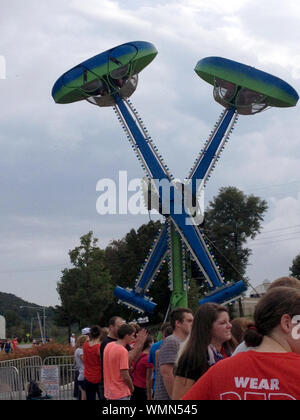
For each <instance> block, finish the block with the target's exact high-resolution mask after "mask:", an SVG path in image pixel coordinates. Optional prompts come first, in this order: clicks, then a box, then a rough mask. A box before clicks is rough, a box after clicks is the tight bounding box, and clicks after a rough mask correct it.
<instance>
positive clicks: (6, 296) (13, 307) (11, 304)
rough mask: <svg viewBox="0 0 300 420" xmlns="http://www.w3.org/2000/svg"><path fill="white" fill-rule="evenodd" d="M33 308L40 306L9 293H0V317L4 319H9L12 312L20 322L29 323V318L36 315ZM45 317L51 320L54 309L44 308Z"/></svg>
mask: <svg viewBox="0 0 300 420" xmlns="http://www.w3.org/2000/svg"><path fill="white" fill-rule="evenodd" d="M20 306H30V307H32V308H34V309H29V308H23V309H22V308H20ZM35 308H36V309H39V308H41V306H39V305H37V304H35V303H31V302H27V301H25V300H23V299H21V298H19V297H17V296H15V295H13V294H11V293H3V292H0V315H3V316H4V317H7V316H8V317H9V315H10V314H11V313H12V312H13V313H14V314H16V315H18V317H19V318H21V319H22V320H24V321H29V322H30V319H31V317H32V316H33V315H35V314H36V309H35ZM41 315H42V313H41ZM46 315H47V317H48V318H53V317H54V308H52V307H46Z"/></svg>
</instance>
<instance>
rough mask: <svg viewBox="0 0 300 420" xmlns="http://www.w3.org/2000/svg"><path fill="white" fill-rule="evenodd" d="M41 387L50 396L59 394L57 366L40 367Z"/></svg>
mask: <svg viewBox="0 0 300 420" xmlns="http://www.w3.org/2000/svg"><path fill="white" fill-rule="evenodd" d="M41 388H42V389H43V390H44V391H45V392H46V393H47V394H48V395H51V396H52V397H58V396H59V367H58V366H42V367H41Z"/></svg>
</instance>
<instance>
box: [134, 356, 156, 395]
mask: <svg viewBox="0 0 300 420" xmlns="http://www.w3.org/2000/svg"><path fill="white" fill-rule="evenodd" d="M148 357H149V355H148V354H145V353H144V354H142V355H141V356H140V357H139V358H138V360H137V361H136V362H135V364H134V366H133V373H132V379H133V381H132V382H133V385H135V386H138V387H139V388H144V389H146V388H147V384H146V377H147V369H153V364H152V363H149V362H148Z"/></svg>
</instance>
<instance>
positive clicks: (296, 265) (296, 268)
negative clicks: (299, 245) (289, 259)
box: [290, 254, 300, 280]
mask: <svg viewBox="0 0 300 420" xmlns="http://www.w3.org/2000/svg"><path fill="white" fill-rule="evenodd" d="M290 273H291V275H292V276H293V277H296V278H297V279H299V280H300V254H299V255H297V257H295V258H294V260H293V264H292V266H291V267H290Z"/></svg>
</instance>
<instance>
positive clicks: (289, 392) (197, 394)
mask: <svg viewBox="0 0 300 420" xmlns="http://www.w3.org/2000/svg"><path fill="white" fill-rule="evenodd" d="M299 384H300V355H298V354H296V353H259V352H255V351H248V352H245V353H239V354H237V355H236V356H233V357H231V358H228V359H226V360H222V361H220V362H218V363H217V364H216V365H215V366H213V367H211V368H210V369H209V370H208V371H207V372H206V373H205V374H204V375H203V376H202V377H201V378H200V379H199V380H198V381H197V382H196V383H195V385H193V387H192V388H191V389H190V390H189V391H188V392H187V393H186V394H185V396H184V397H183V398H182V399H183V400H300V386H299Z"/></svg>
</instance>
